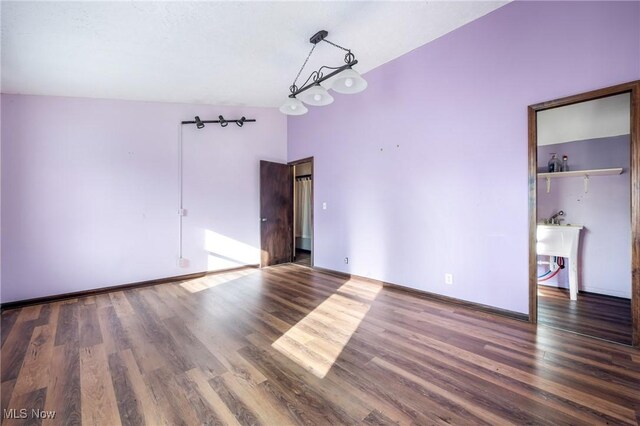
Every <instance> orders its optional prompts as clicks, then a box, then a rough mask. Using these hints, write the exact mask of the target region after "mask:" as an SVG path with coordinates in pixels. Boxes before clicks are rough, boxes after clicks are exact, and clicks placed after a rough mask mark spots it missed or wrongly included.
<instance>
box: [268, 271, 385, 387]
mask: <svg viewBox="0 0 640 426" xmlns="http://www.w3.org/2000/svg"><path fill="white" fill-rule="evenodd" d="M381 289H382V286H381V285H377V284H373V283H367V282H363V281H353V280H350V281H347V282H346V283H345V284H343V285H342V286H341V287H340V288H339V289H338V290H337V291H336V293H334V294H333V295H331V296H330V297H329V298H328V299H326V300H325V301H324V302H322V303H321V304H320V305H318V306H317V307H316V308H315V309H314V310H313V311H311V312H310V313H309V314H307V316H305V317H304V318H303V319H302V320H300V321H299V322H298V323H297V324H296V325H294V326H293V327H291V328H290V329H289V330H288V331H287V332H286V333H285V334H283V335H282V336H281V337H280V338H279V339H278V340H276V341H275V342H273V344H272V345H271V347H273V348H274V349H276V350H277V351H278V352H280V353H282V354H283V355H285V356H287V357H288V358H289V359H291V360H292V361H293V362H295V363H296V364H298V365H300V366H301V367H302V368H304V369H305V370H307V371H309V372H310V373H312V374H313V375H315V376H316V377H319V378H321V379H322V378H323V377H324V376H326V375H327V373H328V372H329V370H330V369H331V367H332V366H333V364H334V363H335V362H336V360H337V359H338V357H339V356H340V354H341V353H342V350H343V349H344V347H345V346H346V345H347V343H348V342H349V339H351V336H352V335H353V333H355V331H356V330H357V329H358V326H359V325H360V323H361V322H362V320H363V319H364V317H365V316H366V315H367V312H369V308H370V307H371V303H372V302H373V301H374V299H375V298H376V296H377V295H378V293H379V292H380V290H381Z"/></svg>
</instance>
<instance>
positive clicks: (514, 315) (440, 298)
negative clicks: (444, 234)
mask: <svg viewBox="0 0 640 426" xmlns="http://www.w3.org/2000/svg"><path fill="white" fill-rule="evenodd" d="M313 269H315V270H317V271H318V272H323V273H325V274H329V275H334V276H337V277H340V278H355V279H358V280H362V281H367V282H371V283H374V284H380V285H382V286H383V287H386V288H388V289H390V290H393V291H398V292H402V293H409V294H411V295H413V296H416V297H419V298H422V299H429V300H435V301H437V302H442V303H446V304H449V305H456V306H460V307H463V308H469V309H473V310H474V311H480V312H486V313H489V314H493V315H499V316H502V317H507V318H511V319H516V320H518V321H525V322H529V315H527V314H522V313H520V312H514V311H510V310H508V309H502V308H496V307H494V306H489V305H483V304H482V303H476V302H469V301H467V300H462V299H456V298H455V297H450V296H444V295H442V294H437V293H431V292H428V291H424V290H418V289H415V288H411V287H406V286H403V285H399V284H393V283H388V282H385V281H380V280H376V279H373V278H368V277H363V276H360V275H353V274H348V273H345V272H340V271H335V270H332V269H326V268H320V267H317V266H314V267H313Z"/></svg>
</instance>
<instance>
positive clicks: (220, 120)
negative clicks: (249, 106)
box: [180, 115, 256, 129]
mask: <svg viewBox="0 0 640 426" xmlns="http://www.w3.org/2000/svg"><path fill="white" fill-rule="evenodd" d="M255 121H256V120H255V118H245V117H242V118H239V119H237V120H227V119H225V118H224V117H222V116H221V115H220V116H218V120H200V117H198V116H196V117H195V120H188V121H181V122H180V124H195V125H196V127H197V128H198V129H202V128H203V127H204V125H205V124H209V123H218V124H220V125H221V126H222V127H227V126H228V125H229V123H236V124H237V125H238V127H242V126H244V123H255Z"/></svg>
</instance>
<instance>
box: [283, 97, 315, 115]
mask: <svg viewBox="0 0 640 426" xmlns="http://www.w3.org/2000/svg"><path fill="white" fill-rule="evenodd" d="M307 111H309V110H308V109H307V107H306V106H304V104H303V103H302V102H300V101H299V100H297V99H296V98H288V99H287V101H286V102H285V103H284V104H283V105H282V106H281V107H280V112H281V113H283V114H287V115H302V114H306V113H307Z"/></svg>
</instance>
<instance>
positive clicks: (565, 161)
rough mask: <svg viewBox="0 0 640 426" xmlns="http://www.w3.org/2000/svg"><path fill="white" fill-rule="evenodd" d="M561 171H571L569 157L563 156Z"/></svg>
mask: <svg viewBox="0 0 640 426" xmlns="http://www.w3.org/2000/svg"><path fill="white" fill-rule="evenodd" d="M561 171H563V172H568V171H569V157H568V156H566V155H563V156H562V167H561Z"/></svg>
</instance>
